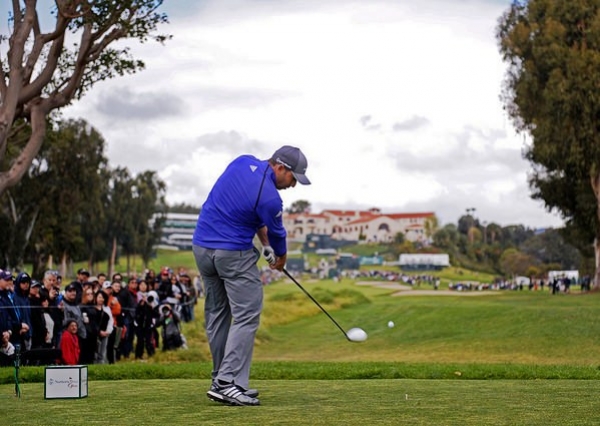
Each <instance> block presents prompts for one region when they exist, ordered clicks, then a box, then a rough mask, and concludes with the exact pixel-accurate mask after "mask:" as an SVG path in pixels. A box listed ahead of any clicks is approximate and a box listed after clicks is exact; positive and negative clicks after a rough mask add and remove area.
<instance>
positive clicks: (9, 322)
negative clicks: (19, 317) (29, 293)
mask: <svg viewBox="0 0 600 426" xmlns="http://www.w3.org/2000/svg"><path fill="white" fill-rule="evenodd" d="M9 282H12V274H11V273H10V272H9V271H4V270H2V269H0V343H1V345H2V346H4V345H6V347H9V341H10V339H11V337H12V334H13V330H15V328H16V327H17V324H16V323H15V319H14V317H13V316H12V315H11V313H10V311H11V310H12V303H11V301H10V298H9V297H8V283H9ZM10 346H12V343H11V344H10ZM13 350H14V348H13Z"/></svg>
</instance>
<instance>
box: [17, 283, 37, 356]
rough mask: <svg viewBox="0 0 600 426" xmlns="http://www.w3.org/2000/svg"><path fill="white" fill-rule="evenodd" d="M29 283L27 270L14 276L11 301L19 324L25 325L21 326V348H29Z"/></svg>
mask: <svg viewBox="0 0 600 426" xmlns="http://www.w3.org/2000/svg"><path fill="white" fill-rule="evenodd" d="M30 285H31V277H30V276H29V274H28V273H27V272H21V273H19V274H18V275H17V278H15V290H14V297H13V301H14V304H15V307H16V309H17V312H18V315H19V319H20V321H21V324H24V325H26V327H25V326H22V327H21V332H20V335H19V337H20V339H19V340H20V341H18V342H17V343H19V344H20V345H21V349H22V350H24V351H25V350H30V349H31V331H32V330H31V304H30V303H29V286H30Z"/></svg>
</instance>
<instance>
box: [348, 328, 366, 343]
mask: <svg viewBox="0 0 600 426" xmlns="http://www.w3.org/2000/svg"><path fill="white" fill-rule="evenodd" d="M346 337H347V338H348V340H349V341H351V342H364V341H365V340H367V337H368V336H367V333H366V332H365V330H363V329H362V328H358V327H354V328H351V329H350V330H348V331H347V332H346Z"/></svg>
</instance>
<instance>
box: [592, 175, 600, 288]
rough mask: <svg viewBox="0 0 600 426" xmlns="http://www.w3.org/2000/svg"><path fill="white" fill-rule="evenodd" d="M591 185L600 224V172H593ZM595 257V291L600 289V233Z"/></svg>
mask: <svg viewBox="0 0 600 426" xmlns="http://www.w3.org/2000/svg"><path fill="white" fill-rule="evenodd" d="M590 181H591V184H592V189H593V190H594V194H595V195H596V215H597V220H598V221H599V222H600V172H592V174H591V179H590ZM594 255H595V258H596V271H595V273H594V282H593V284H592V288H593V289H594V290H599V289H600V233H599V232H598V231H597V232H596V238H594Z"/></svg>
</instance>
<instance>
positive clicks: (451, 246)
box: [433, 224, 460, 251]
mask: <svg viewBox="0 0 600 426" xmlns="http://www.w3.org/2000/svg"><path fill="white" fill-rule="evenodd" d="M459 240H460V235H459V233H458V229H457V227H456V225H453V224H448V225H445V226H444V227H443V228H441V229H438V230H437V231H436V232H435V233H434V234H433V244H434V245H435V246H436V247H439V248H442V249H447V250H449V251H457V250H458V242H459Z"/></svg>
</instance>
